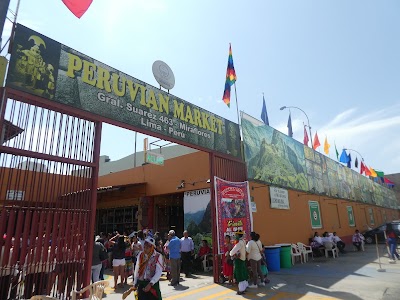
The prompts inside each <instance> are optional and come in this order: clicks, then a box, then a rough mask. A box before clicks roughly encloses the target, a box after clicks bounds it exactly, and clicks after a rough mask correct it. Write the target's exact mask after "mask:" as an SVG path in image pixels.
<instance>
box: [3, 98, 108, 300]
mask: <svg viewBox="0 0 400 300" xmlns="http://www.w3.org/2000/svg"><path fill="white" fill-rule="evenodd" d="M2 92H4V90H2ZM0 112H1V114H0V133H1V136H0V138H1V139H0V234H1V236H0V247H1V256H0V299H2V300H3V299H29V298H30V297H31V296H32V295H41V294H47V295H52V296H56V297H58V298H61V299H69V298H70V294H71V293H70V292H71V290H72V289H80V288H82V287H83V286H85V285H87V284H89V280H90V273H91V268H90V265H91V253H92V251H91V250H90V249H92V247H93V232H91V231H92V230H93V228H94V217H95V207H96V188H97V168H98V155H99V146H100V137H99V135H100V133H101V123H97V122H92V121H88V120H84V119H82V118H78V117H75V116H71V115H67V114H64V113H61V112H57V111H54V110H50V109H47V108H44V107H40V106H35V105H33V104H32V103H30V101H29V100H28V99H26V98H18V100H17V97H12V98H9V97H7V96H4V97H2V104H1V110H0ZM92 175H94V176H92ZM91 228H92V229H91Z"/></svg>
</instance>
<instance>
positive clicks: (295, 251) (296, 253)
mask: <svg viewBox="0 0 400 300" xmlns="http://www.w3.org/2000/svg"><path fill="white" fill-rule="evenodd" d="M291 254H292V265H294V263H295V261H296V257H300V262H301V263H303V254H302V253H301V252H300V249H299V247H298V246H297V245H296V244H292V252H291Z"/></svg>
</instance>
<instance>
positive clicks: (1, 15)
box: [0, 0, 10, 47]
mask: <svg viewBox="0 0 400 300" xmlns="http://www.w3.org/2000/svg"><path fill="white" fill-rule="evenodd" d="M9 6H10V0H2V1H0V47H1V45H2V39H1V36H2V35H3V30H4V24H5V23H6V19H7V11H8V7H9Z"/></svg>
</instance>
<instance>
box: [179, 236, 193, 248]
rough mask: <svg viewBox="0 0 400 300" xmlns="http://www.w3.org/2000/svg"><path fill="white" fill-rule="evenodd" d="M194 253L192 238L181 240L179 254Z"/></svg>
mask: <svg viewBox="0 0 400 300" xmlns="http://www.w3.org/2000/svg"><path fill="white" fill-rule="evenodd" d="M191 251H194V243H193V240H192V238H191V237H190V236H189V237H187V238H185V237H182V238H181V252H191Z"/></svg>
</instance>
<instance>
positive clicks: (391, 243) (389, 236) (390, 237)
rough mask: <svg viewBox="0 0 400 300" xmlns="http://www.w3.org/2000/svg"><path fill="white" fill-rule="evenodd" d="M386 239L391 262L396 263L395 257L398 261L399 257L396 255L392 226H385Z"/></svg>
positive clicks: (395, 241) (395, 240) (395, 238)
mask: <svg viewBox="0 0 400 300" xmlns="http://www.w3.org/2000/svg"><path fill="white" fill-rule="evenodd" d="M386 238H387V244H388V246H389V250H390V253H389V255H390V258H391V262H396V260H395V257H397V259H398V260H400V255H399V254H398V253H397V250H396V249H397V235H396V233H395V232H394V230H393V227H392V224H390V223H389V224H387V225H386Z"/></svg>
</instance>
